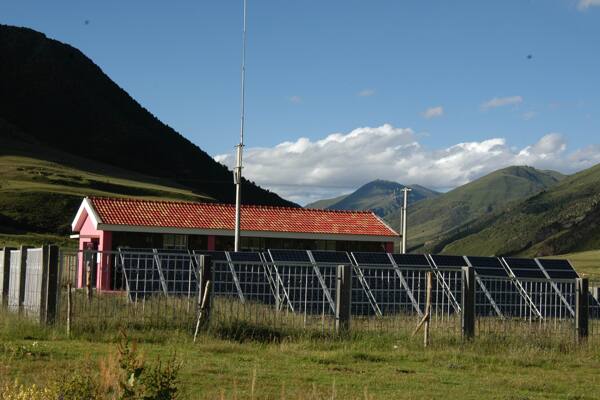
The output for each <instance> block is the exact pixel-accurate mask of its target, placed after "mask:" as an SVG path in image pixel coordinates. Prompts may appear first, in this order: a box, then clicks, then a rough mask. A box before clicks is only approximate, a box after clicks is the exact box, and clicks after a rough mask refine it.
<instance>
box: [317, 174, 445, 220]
mask: <svg viewBox="0 0 600 400" xmlns="http://www.w3.org/2000/svg"><path fill="white" fill-rule="evenodd" d="M409 187H410V188H412V189H413V190H412V192H410V193H409V196H408V200H409V202H410V203H415V202H418V201H421V200H423V199H427V198H432V197H435V196H438V195H439V193H437V192H435V191H433V190H430V189H427V188H425V187H423V186H419V185H413V186H409ZM403 188H404V185H402V184H400V183H397V182H392V181H385V180H375V181H372V182H369V183H367V184H365V185H363V186H361V187H359V188H358V189H357V190H356V191H354V192H352V193H350V194H348V195H345V196H340V197H337V198H335V199H328V200H320V201H318V202H315V203H312V204H309V205H307V206H306V207H308V208H325V209H328V210H372V211H373V212H375V213H376V214H377V215H379V216H380V217H385V216H386V215H388V214H390V213H391V212H393V211H395V210H397V209H399V208H400V207H401V206H402V201H403V195H402V192H401V190H402V189H403Z"/></svg>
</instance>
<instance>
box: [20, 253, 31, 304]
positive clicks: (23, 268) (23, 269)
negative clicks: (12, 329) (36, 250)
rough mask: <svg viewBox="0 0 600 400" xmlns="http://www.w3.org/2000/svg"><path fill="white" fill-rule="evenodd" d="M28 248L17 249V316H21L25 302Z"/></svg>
mask: <svg viewBox="0 0 600 400" xmlns="http://www.w3.org/2000/svg"><path fill="white" fill-rule="evenodd" d="M29 248H30V246H21V247H20V248H19V257H20V263H19V275H18V277H17V278H18V280H19V282H18V286H17V287H18V288H19V295H18V299H19V301H18V304H19V314H21V313H22V312H23V303H24V302H25V280H26V278H27V255H28V251H27V250H28V249H29Z"/></svg>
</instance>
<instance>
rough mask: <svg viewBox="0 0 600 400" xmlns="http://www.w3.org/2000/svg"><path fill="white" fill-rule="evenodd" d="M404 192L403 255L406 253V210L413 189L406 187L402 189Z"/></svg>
mask: <svg viewBox="0 0 600 400" xmlns="http://www.w3.org/2000/svg"><path fill="white" fill-rule="evenodd" d="M402 191H403V192H404V201H403V205H402V214H401V215H402V254H404V253H406V209H407V208H408V192H410V191H412V189H410V188H408V187H406V186H405V187H404V188H403V189H402Z"/></svg>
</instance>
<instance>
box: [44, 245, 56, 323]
mask: <svg viewBox="0 0 600 400" xmlns="http://www.w3.org/2000/svg"><path fill="white" fill-rule="evenodd" d="M44 255H46V258H45V259H44V269H45V270H46V271H45V275H46V281H45V282H44V284H45V285H46V288H45V289H46V290H45V299H44V322H45V323H46V324H53V323H54V321H55V319H56V314H57V310H56V307H57V306H58V294H59V291H60V290H59V270H58V246H48V250H47V252H46V251H45V252H44Z"/></svg>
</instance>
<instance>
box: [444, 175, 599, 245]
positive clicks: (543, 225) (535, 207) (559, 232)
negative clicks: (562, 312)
mask: <svg viewBox="0 0 600 400" xmlns="http://www.w3.org/2000/svg"><path fill="white" fill-rule="evenodd" d="M447 242H448V244H447V245H446V246H445V248H444V252H446V253H470V254H490V255H492V254H494V255H496V254H497V255H511V254H525V255H536V256H539V255H549V254H563V253H567V252H577V251H584V250H590V249H598V248H600V164H599V165H596V166H594V167H592V168H589V169H587V170H585V171H582V172H579V173H577V174H575V175H572V176H570V177H568V178H566V179H564V180H562V181H561V182H560V183H559V184H557V185H555V186H554V187H552V188H550V189H548V190H546V191H543V192H541V193H539V194H537V195H535V196H533V197H531V198H528V199H526V200H525V201H522V202H519V203H516V204H513V205H511V206H510V207H508V208H507V209H506V210H504V211H502V212H499V213H497V214H496V215H493V216H488V217H485V218H481V219H479V220H476V221H474V222H473V223H472V224H471V227H470V229H469V230H468V231H467V234H461V235H457V236H456V237H454V238H452V237H450V238H448V240H447Z"/></svg>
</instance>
